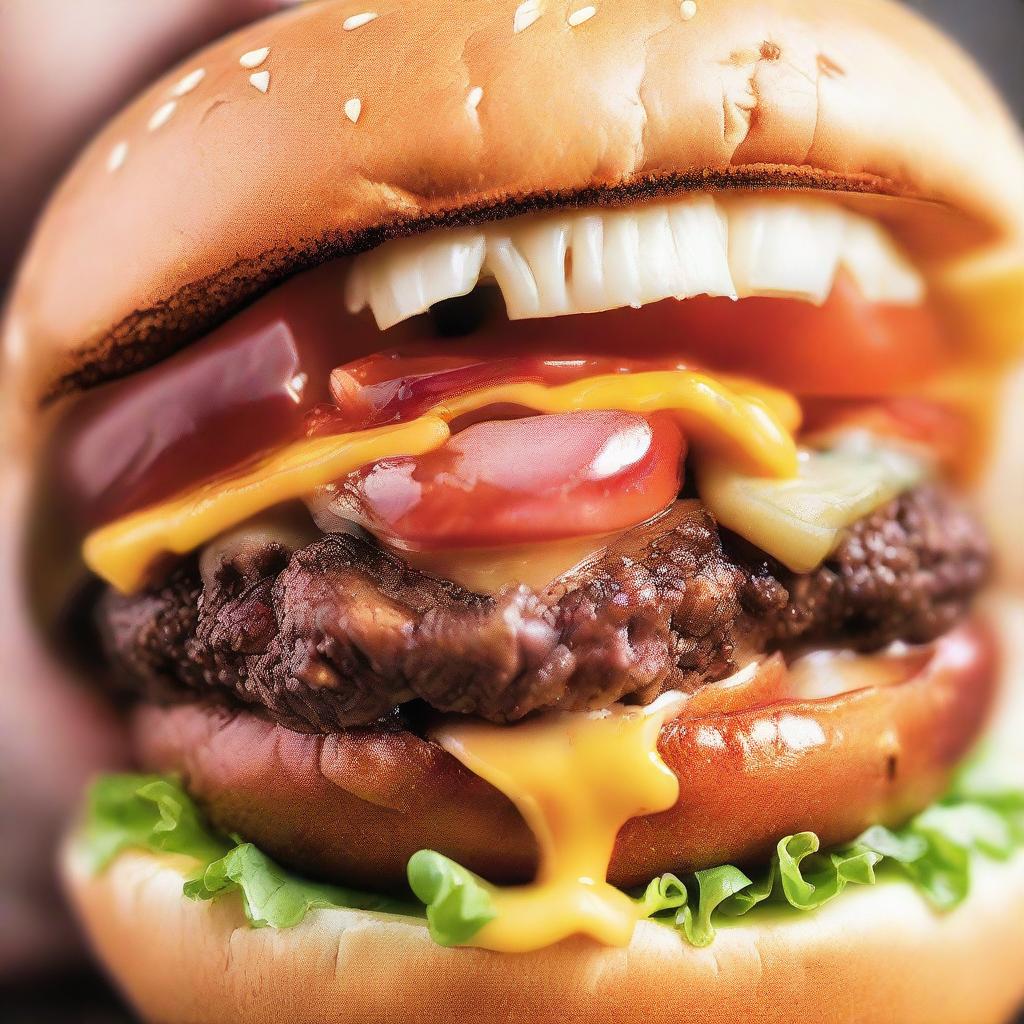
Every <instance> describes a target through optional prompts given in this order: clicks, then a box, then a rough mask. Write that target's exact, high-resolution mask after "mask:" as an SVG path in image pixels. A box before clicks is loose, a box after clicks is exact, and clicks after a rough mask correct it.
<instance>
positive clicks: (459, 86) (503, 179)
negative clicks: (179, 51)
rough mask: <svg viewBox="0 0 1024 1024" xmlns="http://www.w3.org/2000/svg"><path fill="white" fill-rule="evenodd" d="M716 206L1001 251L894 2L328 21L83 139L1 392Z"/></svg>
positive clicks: (976, 146) (664, 2)
mask: <svg viewBox="0 0 1024 1024" xmlns="http://www.w3.org/2000/svg"><path fill="white" fill-rule="evenodd" d="M370 13H374V14H375V16H374V17H373V18H370V17H369V14H370ZM731 186H736V187H758V188H763V187H804V188H813V189H829V190H840V191H845V192H852V193H860V194H866V195H870V196H897V197H902V199H903V200H906V201H909V200H925V201H927V202H926V203H924V204H921V203H917V204H916V205H914V204H913V203H911V207H912V208H913V209H914V210H917V211H920V210H922V209H924V208H929V209H931V207H928V203H932V204H940V205H942V206H947V207H949V208H950V209H951V210H952V211H954V213H955V214H956V215H957V216H958V217H960V218H962V220H963V221H964V223H965V224H966V223H967V222H970V223H971V225H972V227H973V228H976V229H977V231H978V233H979V234H978V239H980V238H981V237H985V238H987V239H988V240H992V241H994V240H996V239H1001V240H1020V239H1021V238H1022V237H1024V213H1022V211H1024V157H1022V153H1021V149H1020V145H1019V142H1018V139H1017V135H1016V129H1015V128H1014V126H1013V123H1012V120H1011V118H1010V117H1009V116H1008V114H1007V113H1006V111H1005V110H1004V108H1003V106H1002V105H1001V103H1000V102H999V100H998V98H997V97H996V95H995V93H994V92H993V91H992V89H991V87H990V86H989V85H988V84H987V83H986V81H985V80H984V78H983V76H982V75H981V74H980V73H979V72H978V70H977V69H976V68H975V67H974V65H973V64H972V63H971V62H970V61H969V60H968V59H967V58H966V57H965V56H964V55H963V54H962V53H961V52H960V51H959V50H958V49H956V48H955V47H954V46H953V45H952V44H951V43H950V42H949V41H948V40H947V39H945V38H944V37H943V36H941V35H940V34H939V33H937V32H936V31H935V30H934V29H933V28H931V27H930V26H929V25H927V24H926V23H925V22H924V21H922V20H921V19H919V18H918V17H917V16H915V15H914V14H912V13H910V12H909V11H907V10H906V9H905V8H903V7H902V6H901V5H898V4H896V3H892V2H889V0H844V2H838V0H836V2H830V3H823V2H822V0H785V2H782V0H773V2H765V0H729V2H725V0H699V2H697V3H688V4H682V5H681V4H679V3H677V2H675V0H636V2H630V3H612V2H607V0H606V2H603V3H601V2H598V3H595V4H593V5H588V6H586V7H584V6H583V5H580V4H567V3H562V2H559V3H539V2H535V0H527V2H526V3H522V4H520V5H519V6H518V7H516V5H515V4H514V3H512V2H497V0H457V2H454V3H448V4H443V5H441V4H400V3H397V2H395V0H384V2H383V3H381V4H374V5H373V7H372V10H371V11H365V10H364V9H363V8H360V7H358V6H356V5H355V4H353V3H352V0H323V2H320V3H313V4H308V5H302V6H301V7H298V8H296V9H295V10H293V11H290V12H288V13H285V14H283V15H280V16H277V17H275V18H272V19H270V20H267V21H264V22H260V23H257V24H254V25H252V26H249V27H248V28H246V29H244V30H243V31H241V32H238V33H236V34H235V35H232V36H229V37H228V38H226V39H224V40H222V41H220V42H218V43H216V44H214V45H213V46H212V47H210V48H209V49H207V50H205V51H203V52H201V53H199V54H197V55H196V56H195V57H194V58H193V59H191V60H189V61H188V62H186V63H185V64H183V65H181V66H180V67H178V68H177V69H175V70H174V71H173V72H172V73H171V74H169V75H168V76H166V77H165V78H164V79H162V80H161V81H160V82H158V83H156V84H155V85H154V86H153V87H152V88H151V89H149V90H148V91H146V92H145V93H144V94H143V95H142V96H141V97H140V98H139V99H138V100H136V101H135V102H134V103H133V104H131V105H130V106H129V107H128V108H127V109H126V110H125V111H124V112H123V113H121V114H120V115H119V116H118V117H116V118H115V119H114V120H113V121H112V122H111V123H110V124H109V125H108V126H107V127H106V128H105V129H104V131H103V132H101V134H100V135H99V137H98V138H97V139H96V141H95V142H94V143H93V145H92V146H91V147H90V148H89V149H88V150H87V151H86V152H85V154H84V155H83V156H82V158H81V160H80V161H79V162H78V163H77V164H76V166H75V167H74V168H73V169H72V170H71V172H70V173H69V175H68V176H67V179H66V180H65V181H64V183H63V185H62V187H61V188H60V190H59V191H58V193H57V194H56V196H55V197H54V199H53V201H52V203H51V205H50V207H49V209H48V211H47V212H46V214H45V215H44V217H43V219H42V222H41V224H40V225H39V229H38V231H37V233H36V236H35V240H34V242H33V244H32V246H31V249H30V251H29V253H28V257H27V259H26V261H25V263H24V266H23V270H22V273H21V276H20V280H19V283H18V285H17V287H16V289H15V293H14V296H13V302H12V315H11V318H10V323H9V325H8V332H7V347H8V353H7V355H8V358H9V359H10V360H12V362H13V364H14V368H15V369H16V370H18V371H20V379H21V381H22V384H21V385H20V386H19V388H18V391H19V393H20V394H21V395H23V396H30V397H31V398H32V399H33V400H34V399H35V398H38V397H40V396H46V395H49V396H53V395H56V394H60V393H62V392H65V391H69V390H73V389H75V388H78V387H82V386H87V385H91V384H95V383H97V382H98V381H100V380H102V379H104V378H106V377H110V376H117V375H121V374H124V373H126V372H128V371H130V370H132V369H134V368H137V367H139V366H142V365H147V364H149V363H152V362H154V361H156V360H158V359H159V358H161V357H163V356H164V355H166V354H168V353H169V352H170V351H172V350H174V349H175V348H177V347H180V346H181V345H183V344H185V343H187V342H188V341H190V340H192V339H194V338H195V337H198V336H199V335H201V334H202V333H203V332H204V331H206V330H208V329H209V328H210V326H211V325H213V324H214V323H216V322H217V321H219V320H220V319H222V318H223V317H225V316H226V315H228V314H229V313H230V312H232V311H233V310H235V309H237V308H238V307H239V306H240V305H242V304H244V303H245V302H247V301H249V300H251V299H252V298H253V297H254V296H255V295H257V294H259V293H260V292H262V291H264V290H266V289H267V288H268V287H269V286H270V285H272V284H273V283H274V282H275V281H277V280H279V279H281V278H282V277H285V276H287V275H288V274H290V273H293V272H295V271H297V270H299V269H301V268H304V267H308V266H311V265H314V264H317V263H320V262H323V261H325V260H328V259H331V258H333V257H336V256H338V255H341V254H344V253H347V252H351V251H354V250H358V249H361V248H365V247H368V246H371V245H373V244H375V243H376V242H378V241H379V240H380V239H381V238H382V237H385V236H387V235H389V234H393V233H398V232H403V231H410V230H413V229H417V228H424V227H429V226H431V225H436V224H440V223H448V222H452V221H459V220H465V219H468V218H482V217H493V216H499V215H502V214H507V213H511V212H515V211H519V210H522V209H528V208H533V207H537V206H544V205H551V204H554V203H578V202H621V201H628V200H631V199H637V198H643V197H645V196H648V195H650V194H652V193H657V192H669V191H674V190H681V189H692V188H697V187H699V188H720V187H731ZM896 209H897V208H896V207H893V206H889V207H887V208H886V209H885V210H883V211H882V212H883V213H884V214H885V215H886V216H888V217H890V218H895V219H897V220H898V219H899V217H898V216H897V213H896V212H895V211H896ZM900 209H905V207H900ZM908 216H909V217H910V221H911V222H912V225H916V226H912V228H908V231H909V233H910V234H911V235H913V234H914V233H915V232H917V231H919V230H920V231H923V230H924V229H923V228H922V227H920V223H919V222H922V220H923V219H925V218H923V215H921V216H918V215H917V214H914V215H912V216H910V215H908ZM929 238H930V239H932V240H933V241H934V236H933V235H929ZM978 239H975V240H978ZM911 241H912V239H911Z"/></svg>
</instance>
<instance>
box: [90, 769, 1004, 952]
mask: <svg viewBox="0 0 1024 1024" xmlns="http://www.w3.org/2000/svg"><path fill="white" fill-rule="evenodd" d="M79 842H80V846H81V848H82V850H83V852H84V853H85V855H86V857H87V858H88V862H89V863H90V864H91V866H92V867H93V869H94V870H101V869H102V868H103V867H104V866H105V865H106V864H108V863H109V862H110V861H111V860H112V859H113V858H114V857H116V856H117V854H118V853H120V852H121V851H122V850H125V849H129V848H132V847H135V848H141V849H145V850H151V851H154V852H166V853H177V854H184V855H187V856H189V857H192V858H194V860H195V862H196V863H195V871H194V873H193V875H192V876H191V877H190V878H189V879H188V880H187V881H186V882H185V884H184V893H185V895H186V896H188V897H189V898H190V899H193V900H211V899H217V898H220V897H223V896H226V895H232V894H233V895H237V896H238V897H239V898H240V899H241V903H242V907H243V909H244V911H245V915H246V917H247V918H248V920H249V921H250V923H251V924H252V925H253V926H254V927H257V928H260V927H267V926H269V927H274V928H288V927H291V926H293V925H296V924H298V923H300V922H301V921H302V920H303V918H304V917H305V916H306V914H307V913H308V912H309V911H310V910H314V909H325V908H326V909H330V908H338V907H347V908H353V909H359V910H372V911H378V912H382V913H392V914H402V915H406V916H417V917H421V918H422V917H423V916H424V915H425V916H426V923H427V926H428V928H429V929H430V934H431V936H432V937H433V939H434V941H436V942H437V943H439V944H440V945H443V946H458V945H466V944H467V943H470V942H472V940H473V937H474V936H475V935H476V934H477V933H478V932H479V931H480V929H481V928H483V927H484V925H485V924H487V923H488V921H491V920H493V919H494V917H495V914H496V909H495V905H494V901H493V898H492V893H493V892H494V887H493V886H491V885H490V884H489V883H488V882H486V881H484V880H483V879H481V878H479V877H477V876H476V875H474V874H473V873H472V872H471V871H469V870H467V869H466V868H464V867H462V866H461V865H459V864H457V863H455V862H454V861H452V860H450V859H449V858H447V857H445V856H443V855H441V854H440V853H436V852H434V851H432V850H421V851H420V852H419V853H417V854H416V855H415V856H413V857H412V859H411V860H410V861H409V868H408V879H409V885H410V888H411V889H412V892H413V893H414V894H415V896H416V897H417V899H418V900H419V902H418V903H417V902H414V901H412V900H409V901H404V900H402V899H397V898H393V897H390V896H384V895H380V894H376V893H369V892H362V891H359V890H356V889H349V888H345V887H342V886H335V885H327V884H325V883H320V882H314V881H309V880H307V879H303V878H300V877H298V876H296V875H294V874H292V873H291V872H289V871H286V870H285V869H284V868H282V867H281V866H280V865H278V864H276V863H275V862H274V861H273V860H271V858H269V857H268V856H267V855H266V854H265V853H263V852H262V851H261V850H259V849H258V848H257V847H256V846H254V845H253V844H252V843H245V842H242V841H241V840H240V839H237V838H231V837H227V836H224V835H221V834H220V833H218V832H217V831H216V830H214V829H212V828H211V827H210V826H209V825H208V824H207V823H206V822H205V821H204V819H203V817H202V814H201V813H200V811H199V809H198V808H197V807H196V805H195V803H194V802H193V801H192V799H191V798H190V797H189V796H188V794H187V793H186V792H185V790H184V789H183V788H182V787H181V785H180V784H179V783H178V782H177V781H176V780H175V779H173V778H165V777H162V776H153V775H110V776H105V777H103V778H101V779H99V780H97V781H96V782H95V783H94V784H93V786H92V787H91V789H90V792H89V797H88V805H87V813H86V816H85V821H84V823H83V828H82V831H81V833H80V838H79ZM1021 849H1024V789H1022V788H1021V787H1020V786H1019V784H1017V783H1016V782H1014V781H1013V780H1012V779H1008V778H1007V777H1006V776H1005V774H1003V773H1001V772H1000V771H999V768H998V765H997V764H993V763H992V762H991V761H988V760H984V759H982V760H978V761H975V762H973V763H972V764H971V765H969V766H968V767H967V768H966V769H965V770H964V771H963V772H962V773H961V774H960V776H959V777H958V778H957V780H956V781H955V783H954V785H953V787H952V789H951V791H950V793H949V794H948V796H947V797H946V798H945V799H944V800H942V801H940V802H939V803H937V804H935V805H933V806H932V807H929V808H928V809H927V810H925V811H924V812H923V813H921V814H919V815H918V816H917V817H916V818H914V819H913V820H912V821H910V822H909V823H908V824H907V825H905V826H903V827H902V828H899V829H889V828H885V827H883V826H881V825H876V826H874V827H873V828H869V829H868V830H867V831H866V832H865V833H864V834H863V835H861V836H860V837H859V838H858V839H857V840H855V841H854V842H852V843H848V844H846V845H845V846H841V847H838V848H834V849H831V850H824V851H823V850H821V849H820V842H819V839H818V837H817V836H816V835H815V834H814V833H813V832H800V833H797V834H796V835H792V836H786V837H785V838H784V839H782V840H781V841H780V842H779V843H778V845H777V847H776V850H775V854H774V856H773V857H772V858H771V860H770V861H769V863H768V864H767V865H764V866H763V867H762V868H760V869H759V870H757V871H753V870H752V869H749V868H748V869H741V868H739V867H737V866H735V865H731V864H724V865H721V866H719V867H714V868H708V869H706V870H703V871H696V872H693V873H692V874H688V875H684V876H682V877H679V876H677V875H672V874H666V875H662V876H661V877H659V878H655V879H654V880H653V881H651V882H650V884H649V885H647V887H646V888H645V889H644V890H642V891H641V892H638V893H635V894H634V898H635V899H636V902H637V916H638V917H640V918H649V919H651V920H654V921H659V922H662V923H664V924H666V925H668V926H671V927H674V928H676V929H677V930H678V931H679V932H680V933H681V934H682V935H683V937H684V938H685V939H686V941H687V942H689V943H691V944H692V945H694V946H707V945H710V944H711V942H713V941H714V938H715V930H716V926H717V925H720V924H721V923H722V922H724V921H728V920H730V919H732V920H735V919H738V918H743V917H745V916H746V915H747V914H750V913H755V912H757V911H758V910H759V908H764V907H778V908H786V909H789V910H790V911H796V912H806V911H811V910H815V909H817V908H818V907H821V906H824V905H825V904H826V903H829V902H831V901H832V900H834V899H837V898H838V897H840V896H841V895H842V893H843V892H844V891H845V890H846V889H847V888H849V887H850V886H851V885H852V886H860V885H873V884H875V882H876V881H877V880H878V877H879V874H880V873H886V874H888V875H890V876H892V875H898V876H902V877H903V878H904V879H906V880H907V881H909V882H910V883H912V884H913V885H915V886H916V887H917V888H918V889H919V890H920V891H921V892H922V893H923V894H924V895H925V896H926V897H927V898H928V899H929V900H930V901H931V902H932V904H933V905H934V906H935V907H937V908H938V909H940V910H948V909H951V908H953V907H955V906H956V905H957V904H959V903H960V902H961V901H962V900H963V899H964V898H965V897H966V896H967V894H968V892H969V890H970V879H971V866H972V862H973V861H974V859H975V858H976V857H978V856H983V857H987V858H989V859H994V860H1007V859H1009V858H1010V857H1011V856H1013V855H1014V853H1016V852H1017V851H1018V850H1021Z"/></svg>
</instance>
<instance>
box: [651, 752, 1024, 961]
mask: <svg viewBox="0 0 1024 1024" xmlns="http://www.w3.org/2000/svg"><path fill="white" fill-rule="evenodd" d="M996 769H997V766H994V765H993V763H992V762H991V761H989V760H986V759H984V758H981V759H978V760H976V761H974V762H972V763H971V764H970V765H968V767H967V768H966V769H965V770H964V771H963V772H962V773H961V774H960V776H959V777H958V779H957V780H956V782H955V783H954V785H953V788H952V789H951V791H950V793H949V795H948V796H947V797H946V798H945V799H944V800H942V801H941V802H939V803H937V804H934V805H933V806H932V807H929V808H928V809H927V810H925V811H923V812H922V813H921V814H919V815H918V816H917V817H916V818H914V819H912V820H911V821H910V822H909V823H908V824H907V825H905V826H903V827H902V828H900V829H895V830H893V829H888V828H885V827H884V826H882V825H875V826H874V827H872V828H869V829H868V830H867V831H866V832H864V833H863V835H861V836H860V837H859V838H858V839H856V840H855V841H854V842H852V843H849V844H847V845H845V846H842V847H839V848H836V849H833V850H830V851H827V852H822V851H820V849H819V845H820V844H819V840H818V837H817V836H816V835H815V834H814V833H813V832H801V833H798V834H797V835H793V836H787V837H786V838H784V839H782V840H781V841H780V842H779V844H778V846H777V847H776V851H775V855H774V856H773V857H772V859H771V861H770V862H769V864H768V865H767V866H766V867H764V868H763V869H762V870H761V871H759V872H757V873H756V875H755V876H754V877H749V876H748V875H746V874H744V872H742V871H741V870H740V869H739V868H737V867H735V866H731V865H725V866H723V867H718V868H712V869H709V870H706V871H697V872H695V873H694V874H692V875H688V876H686V877H684V878H683V879H680V878H678V877H677V876H675V875H663V876H662V877H661V878H656V879H655V880H654V881H653V882H651V883H650V884H649V885H648V886H647V889H646V890H645V891H644V892H643V893H642V894H640V895H639V896H638V897H637V900H638V904H639V911H640V913H641V915H642V916H644V917H650V918H653V919H654V920H661V921H664V922H665V923H668V924H672V925H673V926H674V927H675V928H677V929H678V930H679V931H681V932H682V933H683V935H684V936H685V938H686V940H687V941H688V942H690V943H691V944H692V945H694V946H707V945H709V944H710V943H711V942H712V941H713V940H714V937H715V927H714V922H715V920H716V919H717V920H721V919H722V918H737V917H743V916H744V915H746V914H748V913H750V912H751V911H752V910H754V909H755V908H756V907H758V906H761V905H775V906H778V907H787V908H789V909H792V910H797V911H807V910H815V909H817V908H818V907H821V906H824V905H825V904H826V903H830V902H831V901H832V900H834V899H836V898H837V897H838V896H840V895H841V894H842V893H843V891H844V890H845V889H846V888H847V886H849V885H873V884H874V883H875V882H876V881H877V879H878V872H879V871H880V870H889V871H894V872H898V873H899V874H900V875H902V876H903V877H904V878H906V879H907V880H908V881H910V882H912V883H913V884H914V885H915V886H916V887H917V888H918V889H920V890H921V892H922V893H923V894H924V895H925V896H926V897H927V899H928V900H929V901H930V902H931V903H932V904H933V905H934V906H935V907H936V908H937V909H939V910H951V909H953V908H954V907H956V906H957V905H958V904H960V903H961V902H962V901H963V900H964V899H965V898H966V897H967V895H968V893H969V892H970V884H971V864H972V861H973V860H974V858H975V857H976V856H978V855H981V856H984V857H987V858H989V859H992V860H999V861H1005V860H1008V859H1009V858H1010V857H1012V856H1013V855H1014V853H1016V852H1017V851H1018V850H1021V849H1024V790H1022V789H1021V788H1020V787H1019V785H1017V784H1016V783H1015V782H1013V781H1011V780H1008V779H1007V778H1006V777H1005V776H1004V775H1001V773H1000V772H999V771H998V770H996Z"/></svg>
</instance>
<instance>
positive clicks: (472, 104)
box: [466, 85, 484, 110]
mask: <svg viewBox="0 0 1024 1024" xmlns="http://www.w3.org/2000/svg"><path fill="white" fill-rule="evenodd" d="M483 98H484V91H483V89H482V88H481V87H480V86H479V85H475V86H474V87H473V88H472V89H470V90H469V95H468V96H467V97H466V106H467V107H469V109H470V110H476V108H477V107H479V106H480V101H481V100H482V99H483Z"/></svg>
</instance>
